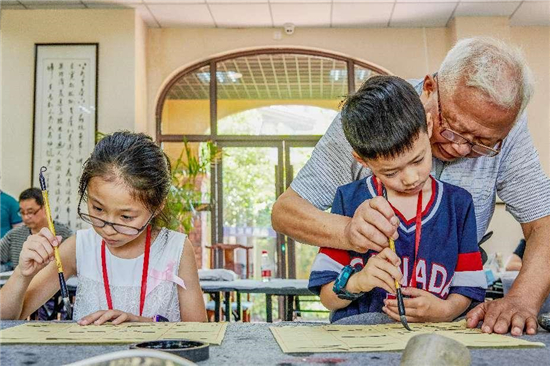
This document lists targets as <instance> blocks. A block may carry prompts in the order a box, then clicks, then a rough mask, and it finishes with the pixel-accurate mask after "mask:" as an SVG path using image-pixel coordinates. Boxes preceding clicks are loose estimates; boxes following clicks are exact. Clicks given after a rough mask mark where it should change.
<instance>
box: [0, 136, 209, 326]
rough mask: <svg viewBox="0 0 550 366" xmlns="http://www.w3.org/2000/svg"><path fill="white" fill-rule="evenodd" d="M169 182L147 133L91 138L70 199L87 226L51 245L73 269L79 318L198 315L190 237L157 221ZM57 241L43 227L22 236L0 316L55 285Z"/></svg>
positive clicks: (37, 301) (69, 272) (18, 311)
mask: <svg viewBox="0 0 550 366" xmlns="http://www.w3.org/2000/svg"><path fill="white" fill-rule="evenodd" d="M170 185H171V178H170V162H169V160H168V158H167V157H166V155H165V154H164V153H163V152H162V150H161V149H160V147H159V146H157V145H156V144H155V143H154V142H153V141H152V139H151V138H150V137H148V136H146V135H144V134H136V133H130V132H116V133H114V134H112V135H109V136H107V137H105V138H103V139H102V140H101V141H100V142H99V143H98V144H97V145H96V147H95V149H94V151H93V152H92V155H91V157H90V158H89V159H88V160H87V161H86V163H85V164H84V167H83V172H82V176H81V178H80V188H79V193H80V195H81V200H80V204H79V207H78V212H79V215H80V217H81V218H82V220H84V221H85V222H87V223H89V224H91V225H92V227H91V228H89V229H86V230H79V231H78V232H77V233H76V235H74V236H72V237H70V238H69V239H67V240H66V241H64V242H63V243H62V245H60V246H59V251H60V255H61V261H62V263H63V265H64V272H65V275H66V276H67V277H71V276H77V277H78V281H79V285H78V289H77V293H76V301H75V305H74V319H75V320H78V323H79V324H80V325H88V324H103V323H105V322H107V321H112V322H113V324H120V323H122V322H125V321H132V322H148V321H155V320H158V319H162V318H165V319H167V320H169V321H205V320H206V310H205V306H204V300H203V297H202V291H201V289H200V285H199V279H198V274H197V267H196V263H195V255H194V251H193V247H192V244H191V242H190V241H189V239H188V238H187V237H186V235H184V234H181V233H178V232H175V231H171V230H168V229H166V228H163V227H162V224H161V223H162V222H163V221H164V220H165V219H166V217H165V216H164V213H163V208H164V206H165V203H166V198H167V196H168V192H169V189H170ZM82 201H84V202H85V206H86V209H81V207H80V206H81V203H82ZM60 242H61V238H60V237H57V238H56V237H54V236H53V235H52V233H51V232H50V231H49V230H48V229H47V228H44V229H42V230H41V231H40V232H39V233H38V234H36V235H31V236H29V238H28V239H27V241H26V242H25V243H24V245H23V250H22V251H21V255H20V259H19V265H18V266H17V267H16V268H15V271H14V273H13V275H12V276H11V278H10V279H9V281H8V282H7V283H6V285H5V286H4V287H3V288H2V289H1V290H0V296H1V297H2V299H3V300H2V303H1V305H0V314H1V317H2V319H25V318H26V317H27V316H29V314H31V313H32V312H33V311H35V310H36V309H37V308H39V307H40V306H41V305H42V304H43V303H44V302H46V301H47V300H48V299H49V298H51V297H52V296H53V295H54V294H55V293H56V292H57V291H58V290H59V282H58V281H57V267H56V264H55V260H54V254H53V253H54V252H53V247H54V246H57V245H59V244H60Z"/></svg>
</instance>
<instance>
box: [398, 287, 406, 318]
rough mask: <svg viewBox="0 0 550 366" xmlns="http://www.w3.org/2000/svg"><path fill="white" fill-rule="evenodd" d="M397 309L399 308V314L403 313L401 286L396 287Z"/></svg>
mask: <svg viewBox="0 0 550 366" xmlns="http://www.w3.org/2000/svg"><path fill="white" fill-rule="evenodd" d="M397 309H398V310H399V315H405V304H404V302H403V293H402V292H401V288H398V289H397Z"/></svg>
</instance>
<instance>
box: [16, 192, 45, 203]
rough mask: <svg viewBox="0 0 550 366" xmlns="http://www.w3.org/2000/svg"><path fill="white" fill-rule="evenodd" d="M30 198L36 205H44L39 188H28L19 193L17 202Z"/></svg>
mask: <svg viewBox="0 0 550 366" xmlns="http://www.w3.org/2000/svg"><path fill="white" fill-rule="evenodd" d="M30 199H34V200H35V201H36V203H37V204H38V206H44V199H43V198H42V191H41V190H40V189H38V188H28V189H25V190H24V191H23V192H21V194H20V195H19V202H21V201H23V200H30Z"/></svg>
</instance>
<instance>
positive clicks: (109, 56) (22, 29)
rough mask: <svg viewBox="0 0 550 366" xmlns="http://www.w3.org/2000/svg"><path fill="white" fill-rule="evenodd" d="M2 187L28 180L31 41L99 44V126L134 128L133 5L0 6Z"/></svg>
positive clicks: (14, 189) (13, 188) (12, 188)
mask: <svg viewBox="0 0 550 366" xmlns="http://www.w3.org/2000/svg"><path fill="white" fill-rule="evenodd" d="M0 21H1V23H2V44H3V54H2V76H3V78H2V87H3V90H4V93H3V94H2V99H1V100H2V106H3V108H2V128H3V131H2V132H3V133H2V140H1V148H2V158H1V160H2V165H1V169H2V170H1V172H2V177H3V179H2V188H3V189H5V190H6V191H7V192H10V193H12V194H14V195H15V196H18V195H19V193H20V192H21V191H22V190H24V189H26V188H28V187H29V185H30V184H31V171H30V169H31V168H30V167H31V161H32V156H31V154H32V148H31V144H32V131H33V115H32V111H33V89H34V45H35V43H83V42H98V43H99V81H98V95H99V98H98V122H99V123H98V128H99V130H100V131H102V132H110V131H115V130H119V129H128V130H133V129H134V126H135V120H136V115H135V114H136V83H135V80H136V66H135V63H136V60H135V47H136V43H135V37H136V35H135V29H136V20H135V12H134V10H131V9H130V10H4V11H2V13H1V20H0Z"/></svg>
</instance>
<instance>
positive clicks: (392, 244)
mask: <svg viewBox="0 0 550 366" xmlns="http://www.w3.org/2000/svg"><path fill="white" fill-rule="evenodd" d="M382 194H383V196H384V198H385V199H386V201H387V200H388V192H387V191H386V188H382ZM388 202H389V201H388ZM388 240H389V242H390V249H391V250H392V252H394V253H396V254H397V252H396V250H395V242H394V241H393V238H392V237H391V236H390V237H389V238H388ZM395 290H396V292H397V308H398V309H399V318H400V319H401V324H403V326H404V327H405V329H407V330H409V331H410V330H411V328H409V324H408V323H407V317H406V316H405V303H404V302H403V293H402V292H401V286H400V285H399V281H397V280H395Z"/></svg>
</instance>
